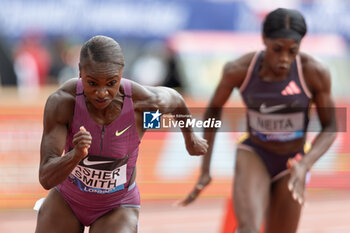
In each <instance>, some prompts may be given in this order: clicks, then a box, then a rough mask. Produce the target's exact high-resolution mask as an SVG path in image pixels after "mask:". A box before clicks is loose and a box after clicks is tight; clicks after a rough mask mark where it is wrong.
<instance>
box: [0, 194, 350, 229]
mask: <svg viewBox="0 0 350 233" xmlns="http://www.w3.org/2000/svg"><path fill="white" fill-rule="evenodd" d="M307 198H308V201H307V203H306V206H305V208H304V212H303V215H302V219H301V223H300V227H299V231H298V233H347V232H350V191H334V190H333V191H324V190H323V191H316V190H313V191H309V192H308V197H307ZM174 201H175V200H162V201H159V200H158V201H155V200H154V201H151V200H147V201H144V203H143V204H142V209H141V215H140V231H139V232H140V233H151V232H152V233H158V232H159V233H164V232H166V233H178V232H181V233H196V232H201V233H218V232H220V227H221V221H222V217H223V213H224V208H225V206H224V205H225V200H224V199H210V198H205V199H204V198H202V199H200V200H198V201H197V202H196V203H194V204H193V205H191V206H189V207H186V208H182V207H173V206H172V204H173V203H174ZM35 215H36V213H35V212H34V211H31V210H11V211H4V210H2V211H0V232H4V233H5V232H6V233H15V232H16V233H22V232H23V233H24V232H34V229H35ZM85 232H88V231H85Z"/></svg>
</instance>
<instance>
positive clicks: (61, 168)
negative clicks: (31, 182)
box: [39, 149, 80, 189]
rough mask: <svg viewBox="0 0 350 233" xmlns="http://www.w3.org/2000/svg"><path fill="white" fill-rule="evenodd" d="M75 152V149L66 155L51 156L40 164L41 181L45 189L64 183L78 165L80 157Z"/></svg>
mask: <svg viewBox="0 0 350 233" xmlns="http://www.w3.org/2000/svg"><path fill="white" fill-rule="evenodd" d="M74 153H75V152H74V149H73V150H71V151H70V152H68V153H67V154H65V155H64V156H50V158H48V159H47V160H46V161H45V162H44V163H43V164H41V165H40V170H39V181H40V184H41V185H42V186H43V187H44V188H45V189H51V188H53V187H55V186H56V185H58V184H60V183H62V182H63V181H64V180H65V179H66V178H67V177H68V176H69V174H70V173H71V172H72V171H73V169H74V168H75V167H76V166H77V165H78V163H79V161H80V159H79V157H76V156H75V155H74Z"/></svg>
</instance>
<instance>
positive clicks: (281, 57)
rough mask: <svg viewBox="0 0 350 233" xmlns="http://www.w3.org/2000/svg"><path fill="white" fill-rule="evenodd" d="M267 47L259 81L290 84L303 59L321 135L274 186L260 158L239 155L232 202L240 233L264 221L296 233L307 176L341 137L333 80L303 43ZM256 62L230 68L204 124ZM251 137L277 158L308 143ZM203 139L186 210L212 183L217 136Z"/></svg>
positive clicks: (274, 230) (268, 42)
mask: <svg viewBox="0 0 350 233" xmlns="http://www.w3.org/2000/svg"><path fill="white" fill-rule="evenodd" d="M263 41H264V44H265V55H264V57H263V60H262V64H261V66H260V69H259V76H260V78H262V79H263V80H265V81H267V82H276V81H280V80H283V79H285V78H286V77H287V76H288V74H289V72H290V67H291V64H292V63H293V61H294V60H295V58H296V55H297V54H300V58H301V63H302V72H303V74H304V79H305V82H306V85H307V87H308V89H309V90H310V92H311V94H312V102H313V103H314V104H315V106H316V109H317V114H318V117H319V120H320V123H321V126H322V130H321V132H319V133H318V135H317V136H316V138H315V139H314V141H313V143H312V148H311V150H310V151H309V152H308V153H307V154H306V155H305V156H304V157H303V158H302V159H301V160H300V161H292V160H290V161H289V162H288V163H289V165H290V168H289V169H290V174H288V175H286V176H284V177H282V178H281V179H279V180H277V181H275V182H273V183H271V178H270V175H269V173H268V171H267V169H266V167H265V165H264V164H263V162H262V160H261V159H260V158H259V156H258V155H257V154H256V153H255V152H253V151H248V150H243V149H238V150H237V154H236V167H235V182H234V188H233V202H234V208H235V214H236V216H237V221H238V225H239V226H238V232H239V233H248V232H249V233H250V232H256V233H257V232H259V230H260V226H261V224H262V222H263V220H265V232H267V233H278V232H284V233H295V232H296V230H297V226H298V222H299V217H300V213H301V207H302V204H303V203H304V194H305V177H306V174H307V172H308V171H309V170H310V169H311V167H312V166H313V164H314V163H315V162H316V161H317V160H318V159H319V158H320V157H321V156H322V155H323V154H324V153H325V152H326V151H327V149H328V148H329V147H330V146H331V144H332V142H333V141H334V139H335V137H336V133H335V132H336V118H335V113H334V102H333V99H332V96H331V77H330V73H329V71H328V69H327V68H326V67H324V66H323V65H322V64H321V63H320V62H318V61H316V60H315V59H314V58H313V57H311V56H309V55H307V54H305V53H299V43H298V42H296V41H294V40H292V39H285V38H276V39H269V38H265V37H263ZM253 56H254V53H249V54H246V55H244V56H242V57H240V58H238V59H237V60H235V61H232V62H228V63H227V64H226V65H225V67H224V70H223V74H222V78H221V81H220V83H219V85H218V87H217V88H216V91H215V94H214V95H213V97H212V99H211V101H210V103H209V105H208V108H207V109H208V110H207V112H206V116H205V118H208V117H215V119H220V115H221V111H215V112H214V111H211V109H213V108H215V109H217V108H219V109H222V107H223V106H224V104H225V103H226V102H227V100H228V98H229V96H230V95H231V93H232V91H233V89H234V88H239V87H240V86H241V85H242V83H243V81H244V78H245V76H246V74H247V71H248V67H249V64H250V62H251V60H252V58H253ZM325 108H327V109H325ZM250 137H251V139H252V140H253V141H254V142H255V143H256V144H258V145H259V146H261V147H263V148H265V149H267V150H270V151H273V152H275V153H277V154H280V153H281V152H285V151H289V152H297V151H300V149H301V148H302V147H303V145H304V143H305V139H306V138H305V137H306V136H304V138H301V139H296V140H293V141H287V142H262V141H260V140H259V139H258V138H256V137H254V136H252V135H250ZM204 138H205V139H207V140H208V144H209V148H208V152H207V154H206V155H205V156H204V157H203V161H202V169H201V176H200V177H199V179H198V182H197V184H196V185H195V187H194V189H193V190H192V192H191V193H190V194H189V195H188V196H187V197H186V198H185V199H184V200H182V201H181V202H180V205H183V206H186V205H188V204H190V203H192V202H193V201H194V200H195V199H196V198H197V197H198V195H199V194H200V193H201V191H202V190H203V189H204V188H205V187H206V186H207V185H208V184H209V183H210V182H211V175H210V161H211V156H212V150H213V145H214V139H215V132H209V131H205V132H204Z"/></svg>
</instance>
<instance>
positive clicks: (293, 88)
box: [281, 81, 301, 95]
mask: <svg viewBox="0 0 350 233" xmlns="http://www.w3.org/2000/svg"><path fill="white" fill-rule="evenodd" d="M300 93H301V90H300V88H299V87H298V85H297V84H296V83H295V82H294V81H290V82H289V83H288V85H287V86H286V87H285V88H284V89H283V91H281V94H282V95H298V94H300Z"/></svg>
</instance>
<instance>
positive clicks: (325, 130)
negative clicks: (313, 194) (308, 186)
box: [302, 55, 337, 170]
mask: <svg viewBox="0 0 350 233" xmlns="http://www.w3.org/2000/svg"><path fill="white" fill-rule="evenodd" d="M302 62H303V72H304V75H305V81H306V83H307V85H308V87H309V89H310V90H311V92H312V95H313V102H314V103H315V106H316V109H317V114H318V118H319V120H320V122H321V126H322V130H321V132H320V133H319V134H318V135H317V136H316V138H315V139H314V141H313V143H312V147H311V150H310V151H309V152H308V153H307V156H305V157H304V159H303V160H302V163H303V164H304V165H305V166H306V169H307V170H310V169H311V167H312V166H313V164H314V163H315V162H316V161H317V160H318V159H319V158H320V157H321V156H322V155H323V154H324V153H325V152H326V151H327V150H328V148H329V147H330V146H331V145H332V143H333V141H334V139H335V137H336V130H337V126H336V117H335V105H334V101H333V98H332V96H331V75H330V72H329V70H328V69H327V68H326V67H324V66H323V65H322V64H321V63H320V62H318V61H316V60H314V59H313V58H311V57H309V56H307V55H304V56H303V58H302Z"/></svg>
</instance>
